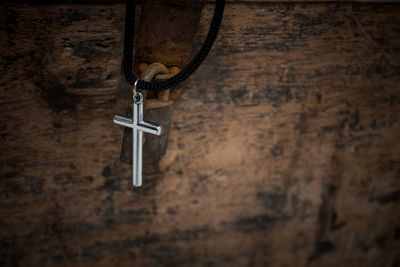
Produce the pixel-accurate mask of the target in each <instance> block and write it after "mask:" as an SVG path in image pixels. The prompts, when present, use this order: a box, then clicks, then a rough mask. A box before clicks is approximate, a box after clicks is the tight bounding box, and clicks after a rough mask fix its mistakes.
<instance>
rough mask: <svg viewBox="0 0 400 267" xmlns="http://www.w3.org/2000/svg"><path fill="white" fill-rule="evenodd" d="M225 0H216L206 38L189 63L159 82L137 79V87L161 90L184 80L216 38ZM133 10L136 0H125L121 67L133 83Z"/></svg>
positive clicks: (132, 83) (201, 60)
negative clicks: (173, 74)
mask: <svg viewBox="0 0 400 267" xmlns="http://www.w3.org/2000/svg"><path fill="white" fill-rule="evenodd" d="M224 7H225V0H216V4H215V9H214V15H213V18H212V22H211V25H210V29H209V30H208V34H207V37H206V40H205V41H204V43H203V45H202V47H201V49H200V50H199V52H198V53H197V54H196V55H195V56H194V57H193V59H192V60H191V61H190V62H189V64H188V65H187V66H186V67H185V68H184V69H183V70H182V71H180V72H179V73H178V74H176V75H175V76H172V77H171V78H169V79H166V80H164V81H160V82H145V81H142V80H139V81H138V82H137V84H136V88H137V89H142V90H152V91H161V90H165V89H168V88H171V87H174V86H176V85H178V84H180V83H181V82H183V81H184V80H186V79H187V78H188V77H189V76H190V75H191V74H192V73H193V72H195V71H196V70H197V68H198V67H199V66H200V65H201V63H202V62H203V61H204V59H205V58H206V57H207V55H208V53H209V52H210V50H211V48H212V46H213V44H214V41H215V38H217V35H218V30H219V27H220V25H221V21H222V16H223V14H224ZM135 11H136V0H126V19H125V41H124V58H123V68H124V76H125V79H126V80H127V81H128V82H129V83H130V84H131V85H134V84H135V82H136V80H137V78H136V77H135V76H134V75H133V73H132V61H133V45H134V32H135Z"/></svg>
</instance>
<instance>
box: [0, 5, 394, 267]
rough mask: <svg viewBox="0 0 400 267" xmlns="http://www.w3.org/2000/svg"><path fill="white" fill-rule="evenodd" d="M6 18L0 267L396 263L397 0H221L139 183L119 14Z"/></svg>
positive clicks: (0, 16) (88, 9)
mask: <svg viewBox="0 0 400 267" xmlns="http://www.w3.org/2000/svg"><path fill="white" fill-rule="evenodd" d="M53 2H54V1H53ZM212 11H213V4H212V3H207V4H206V6H205V8H204V11H203V17H202V20H201V25H200V31H199V34H198V37H197V45H196V48H197V49H198V48H199V46H200V45H201V43H202V40H203V38H204V36H205V34H206V31H207V28H208V25H209V21H210V19H211V15H212ZM138 12H139V11H138ZM0 20H1V24H0V34H1V35H0V36H1V38H0V73H1V74H0V92H1V94H0V103H1V113H0V140H1V146H0V162H1V163H0V164H1V168H0V176H1V180H0V265H1V266H59V267H62V266H144V265H150V266H205V265H209V266H390V267H396V266H400V256H399V255H400V241H399V239H400V223H399V219H400V212H399V208H400V203H399V200H400V183H399V179H400V143H399V138H400V105H399V102H400V4H396V3H392V4H376V3H362V4H361V3H267V2H251V1H242V2H241V1H239V2H235V1H233V2H229V3H228V4H227V6H226V11H225V17H224V20H223V25H222V28H221V31H220V35H219V37H218V39H217V41H216V44H215V47H214V48H213V50H212V51H211V54H210V55H209V57H208V58H207V60H206V61H205V62H204V64H203V65H202V67H201V68H200V69H199V70H198V71H197V72H196V73H195V74H194V75H193V76H192V77H191V78H190V79H189V80H188V81H187V82H186V83H185V85H184V93H183V95H182V97H181V98H180V99H179V100H178V101H177V102H176V103H175V109H174V112H173V118H172V127H171V131H170V137H169V143H168V151H167V154H166V156H165V157H164V158H163V160H162V161H161V162H160V163H159V164H158V165H154V166H153V165H146V166H145V177H144V186H143V187H142V188H140V189H133V188H132V187H131V170H130V167H129V166H128V165H125V164H121V163H120V162H119V152H120V146H121V139H122V133H123V130H122V129H121V128H120V127H118V126H115V125H114V124H113V123H112V117H113V115H114V114H116V113H122V112H124V111H125V110H126V107H127V105H128V104H129V99H130V98H129V95H128V93H127V85H126V83H124V81H123V80H122V78H121V75H120V64H121V55H122V33H123V21H124V5H123V3H115V4H94V5H72V4H69V3H60V4H58V5H44V4H41V5H37V4H36V5H34V4H24V3H20V4H13V5H11V4H4V3H3V4H1V6H0Z"/></svg>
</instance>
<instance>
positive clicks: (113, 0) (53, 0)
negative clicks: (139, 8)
mask: <svg viewBox="0 0 400 267" xmlns="http://www.w3.org/2000/svg"><path fill="white" fill-rule="evenodd" d="M165 1H166V2H167V3H168V2H172V0H171V1H169V0H165ZM176 1H177V2H178V3H182V2H183V1H182V0H176ZM199 1H201V2H205V3H215V0H206V1H203V0H199ZM225 2H226V3H227V4H228V5H229V4H234V5H235V4H237V3H248V4H262V3H299V2H301V3H399V2H400V0H302V1H298V0H240V1H238V0H225ZM1 3H5V4H9V5H12V4H29V3H34V4H74V5H88V4H90V5H99V4H103V5H114V4H119V3H125V0H2V1H0V4H1ZM137 3H139V4H141V3H143V0H138V1H137Z"/></svg>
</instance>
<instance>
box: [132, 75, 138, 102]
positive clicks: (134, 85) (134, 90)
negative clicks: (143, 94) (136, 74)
mask: <svg viewBox="0 0 400 267" xmlns="http://www.w3.org/2000/svg"><path fill="white" fill-rule="evenodd" d="M138 82H139V79H136V81H135V83H134V84H133V88H132V91H133V98H135V97H136V95H137V91H136V86H137V83H138Z"/></svg>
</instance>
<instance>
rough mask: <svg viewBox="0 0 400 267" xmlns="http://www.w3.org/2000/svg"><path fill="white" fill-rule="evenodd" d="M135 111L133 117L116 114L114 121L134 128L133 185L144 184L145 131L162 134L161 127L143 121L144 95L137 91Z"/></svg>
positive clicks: (134, 99)
mask: <svg viewBox="0 0 400 267" xmlns="http://www.w3.org/2000/svg"><path fill="white" fill-rule="evenodd" d="M132 108H133V113H132V116H133V117H132V119H129V118H125V117H122V116H119V115H115V116H114V123H115V124H118V125H122V126H125V127H129V128H132V147H133V150H132V155H133V160H132V172H133V173H132V175H133V186H141V185H142V164H143V163H142V154H143V132H145V133H151V134H156V135H160V134H161V127H160V126H158V125H156V124H153V123H150V122H145V121H143V96H142V94H141V93H137V95H136V97H135V96H134V97H133V105H132Z"/></svg>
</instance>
